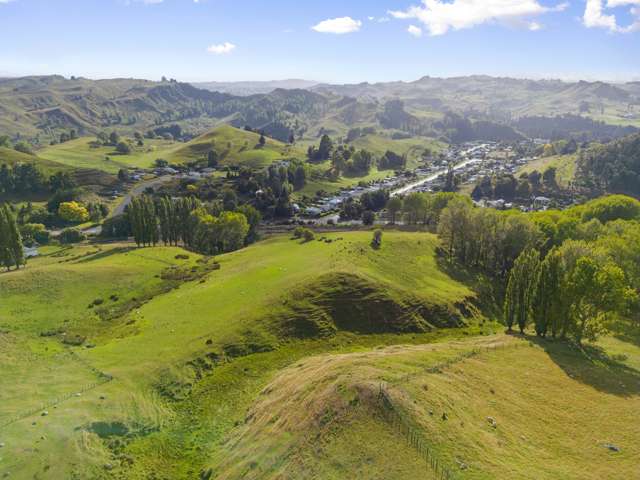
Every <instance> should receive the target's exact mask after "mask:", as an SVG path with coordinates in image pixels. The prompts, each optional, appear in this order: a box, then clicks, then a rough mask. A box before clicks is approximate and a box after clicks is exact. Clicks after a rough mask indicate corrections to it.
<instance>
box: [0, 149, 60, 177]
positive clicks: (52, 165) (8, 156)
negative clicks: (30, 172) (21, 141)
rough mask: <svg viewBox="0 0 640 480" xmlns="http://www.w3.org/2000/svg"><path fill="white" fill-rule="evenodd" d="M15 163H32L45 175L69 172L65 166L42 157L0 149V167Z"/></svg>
mask: <svg viewBox="0 0 640 480" xmlns="http://www.w3.org/2000/svg"><path fill="white" fill-rule="evenodd" d="M17 163H34V164H36V165H38V166H39V167H40V168H41V169H42V170H43V171H45V172H46V173H55V172H57V171H65V170H66V171H70V170H71V168H69V167H68V166H65V165H64V164H62V163H58V162H55V161H52V160H49V159H45V158H43V157H40V156H39V155H29V154H26V153H21V152H17V151H16V150H14V149H12V148H6V147H0V165H2V164H6V165H8V166H13V165H15V164H17Z"/></svg>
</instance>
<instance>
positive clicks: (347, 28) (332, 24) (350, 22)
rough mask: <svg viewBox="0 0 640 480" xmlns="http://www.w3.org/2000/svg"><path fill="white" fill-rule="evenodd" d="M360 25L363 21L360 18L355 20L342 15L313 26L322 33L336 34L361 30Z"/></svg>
mask: <svg viewBox="0 0 640 480" xmlns="http://www.w3.org/2000/svg"><path fill="white" fill-rule="evenodd" d="M360 27H362V22H361V21H360V20H354V19H353V18H351V17H340V18H330V19H328V20H324V21H322V22H320V23H319V24H317V25H315V26H313V27H311V28H312V29H313V30H315V31H316V32H320V33H334V34H336V35H342V34H345V33H353V32H357V31H359V30H360Z"/></svg>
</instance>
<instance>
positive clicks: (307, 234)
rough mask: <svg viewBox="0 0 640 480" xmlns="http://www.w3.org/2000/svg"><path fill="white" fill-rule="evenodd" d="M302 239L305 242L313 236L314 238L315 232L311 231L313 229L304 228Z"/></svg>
mask: <svg viewBox="0 0 640 480" xmlns="http://www.w3.org/2000/svg"><path fill="white" fill-rule="evenodd" d="M303 236H304V241H305V242H310V241H312V240H313V239H314V238H316V234H315V233H313V230H309V229H308V228H305V229H304V234H303Z"/></svg>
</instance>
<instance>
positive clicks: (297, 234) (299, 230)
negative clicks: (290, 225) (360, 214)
mask: <svg viewBox="0 0 640 480" xmlns="http://www.w3.org/2000/svg"><path fill="white" fill-rule="evenodd" d="M305 230H306V228H304V227H296V228H295V230H294V231H293V238H302V237H303V236H304V231H305Z"/></svg>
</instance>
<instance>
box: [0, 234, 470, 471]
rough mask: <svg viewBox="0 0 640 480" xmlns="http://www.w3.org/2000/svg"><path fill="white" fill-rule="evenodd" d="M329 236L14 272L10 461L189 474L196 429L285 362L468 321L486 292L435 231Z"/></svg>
mask: <svg viewBox="0 0 640 480" xmlns="http://www.w3.org/2000/svg"><path fill="white" fill-rule="evenodd" d="M328 238H329V239H330V240H331V243H327V242H325V241H314V242H311V243H299V242H298V241H294V240H290V239H288V238H283V237H278V238H273V239H271V240H267V241H264V242H261V243H259V244H256V245H255V246H252V247H249V248H247V249H245V250H242V251H238V252H235V253H233V254H229V255H225V256H222V257H220V258H218V261H219V262H220V267H221V268H220V269H219V270H213V269H211V268H210V267H211V266H212V265H213V264H212V263H211V261H208V262H202V261H200V257H199V256H197V255H193V254H191V253H188V254H186V255H187V256H188V257H189V258H188V259H186V260H184V259H180V258H181V256H177V255H183V254H184V252H182V251H181V250H180V249H175V248H150V249H135V250H131V249H129V248H127V247H126V246H124V245H118V244H113V245H104V246H84V247H74V248H67V249H59V248H56V247H52V248H49V249H45V251H44V253H45V254H46V255H45V256H43V257H41V258H39V259H36V260H33V261H32V262H30V264H29V266H28V268H27V269H25V270H23V271H20V272H17V273H11V274H1V275H0V289H2V291H3V302H2V304H1V305H0V319H2V320H1V322H0V331H1V332H2V333H1V334H0V341H2V342H3V345H5V346H6V348H3V352H7V353H5V354H4V356H0V361H2V362H3V367H4V366H15V372H12V376H9V377H5V378H3V382H4V386H5V388H3V389H2V390H0V391H1V392H2V393H0V400H1V402H0V403H2V405H3V407H2V409H1V410H0V425H4V424H5V422H10V423H9V424H8V425H5V426H4V427H2V428H1V430H0V431H1V432H2V439H1V440H0V441H2V442H3V443H5V447H4V449H3V452H2V453H3V455H2V456H3V457H4V459H3V460H2V463H0V473H2V474H4V473H5V472H7V471H10V472H14V475H16V474H17V475H18V477H17V478H23V477H31V476H33V475H36V474H38V472H40V473H42V472H43V471H47V472H49V474H50V475H52V476H54V477H56V478H67V477H69V476H72V475H79V476H80V477H87V476H89V477H91V478H94V477H95V478H101V477H102V476H107V478H108V474H107V472H108V471H109V472H110V471H111V470H105V465H110V466H112V467H113V468H114V469H115V470H117V472H119V475H124V476H125V478H147V476H148V475H149V472H152V471H158V469H159V468H167V469H168V470H167V471H168V472H169V471H170V472H172V473H169V477H170V478H183V477H184V478H189V475H188V474H187V472H188V471H192V470H193V469H194V468H198V469H199V468H200V467H204V466H205V463H206V458H203V457H202V456H201V455H196V451H195V450H191V447H188V446H187V444H191V442H193V441H195V442H196V443H195V444H193V447H194V448H195V447H196V446H197V448H198V449H199V450H202V449H205V450H206V451H209V450H210V449H214V447H215V444H216V443H217V442H218V441H220V440H222V438H223V436H224V435H225V433H226V432H227V431H229V429H230V428H231V427H232V426H233V424H234V422H235V421H236V419H237V417H238V416H239V415H243V413H242V412H243V409H244V408H245V407H246V406H248V405H249V404H250V402H252V401H253V399H254V398H255V397H254V395H255V392H256V389H258V390H259V389H261V388H263V387H264V385H265V382H266V381H267V379H268V378H269V377H270V375H271V374H272V372H274V371H275V370H277V369H278V368H280V367H283V366H286V365H288V364H289V363H290V362H291V361H294V360H295V359H296V358H300V357H301V356H304V355H307V354H308V353H309V352H313V351H315V352H318V353H320V352H323V351H327V350H334V349H336V348H337V349H352V348H355V347H356V345H372V344H373V345H376V344H380V343H382V344H384V343H388V342H397V341H398V339H406V341H410V342H415V341H426V340H427V339H429V338H437V336H438V332H439V330H434V328H435V327H438V326H454V325H461V324H463V323H465V322H466V321H467V320H465V319H464V317H463V316H462V315H461V313H460V311H459V310H458V307H461V305H462V303H468V302H469V300H470V299H471V298H473V293H472V291H471V290H470V289H468V288H467V287H465V286H464V285H462V284H460V283H458V282H456V281H454V280H452V279H451V278H450V277H448V275H446V274H445V273H443V272H441V271H440V270H439V269H438V267H437V265H436V260H435V252H434V249H435V246H436V240H435V238H434V237H433V236H431V235H427V234H403V233H389V235H388V236H387V237H386V240H385V245H384V246H383V248H382V249H381V250H377V251H376V250H373V249H372V248H371V246H370V245H369V240H370V234H368V233H366V232H363V233H346V234H343V235H335V234H334V235H330V236H328ZM181 252H182V253H181ZM399 258H403V259H404V261H403V265H402V268H401V267H400V266H399V262H398V259H399ZM114 279H117V281H115V282H114ZM185 282H186V283H185ZM179 284H183V285H182V286H180V287H179V288H177V289H174V287H176V286H178V285H179ZM347 298H350V299H352V300H350V301H346V299H347ZM345 301H346V303H345ZM461 302H462V303H461ZM374 304H375V305H377V306H378V307H377V308H376V309H373V310H372V306H373V305H374ZM467 308H471V306H469V307H467ZM370 312H375V314H373V315H371V313H370ZM454 331H456V332H457V331H458V329H454ZM459 331H460V332H462V331H466V329H460V330H459ZM392 332H395V333H393V335H391V333H392ZM61 342H64V343H61ZM65 345H66V346H65ZM75 345H78V346H75ZM89 347H90V348H89ZM232 360H233V361H232ZM53 365H56V366H55V371H56V374H55V375H49V376H48V375H46V373H45V372H47V371H51V368H53ZM17 366H19V368H18V367H17ZM212 368H214V369H215V372H216V374H217V375H213V376H209V375H208V374H207V372H210V371H211V369H212ZM236 369H241V370H242V369H248V370H251V371H254V372H255V373H256V375H255V376H249V377H247V376H246V375H242V374H240V375H238V374H237V373H234V372H235V370H236ZM248 370H247V371H248ZM111 376H113V380H110V379H111ZM14 378H21V379H22V382H21V383H20V385H21V386H20V387H17V386H15V385H14V386H12V385H13V383H12V382H14V380H12V379H14ZM196 382H197V383H196ZM36 387H37V394H36V393H35V390H34V389H35V388H36ZM85 389H86V391H85ZM210 389H214V390H215V391H218V392H219V393H218V394H216V395H214V396H213V397H212V396H211V394H210V393H206V392H210V391H211V390H210ZM76 393H81V395H79V396H77V395H75V394H76ZM39 406H41V407H39ZM54 407H55V408H54ZM34 408H35V409H36V411H34V410H33V409H34ZM45 409H46V410H47V412H48V415H47V416H46V417H42V416H41V413H42V411H44V410H45ZM30 412H32V413H30ZM213 412H218V414H217V415H214V416H211V415H213ZM220 412H222V414H220ZM220 415H222V416H220ZM16 416H17V418H19V420H18V421H12V420H13V419H14V418H16ZM216 418H217V419H216ZM194 421H196V422H198V425H200V426H199V427H195V425H194V424H193V423H192V422H194ZM212 421H213V422H215V423H216V425H217V426H216V427H215V428H213V429H209V428H208V427H207V425H210V423H209V422H212ZM32 422H36V423H35V425H32ZM194 428H197V429H198V431H199V432H200V433H198V434H197V435H196V436H195V437H194V436H192V435H191V433H193V432H194ZM187 431H188V432H191V433H190V434H189V435H187ZM123 432H125V433H123ZM126 432H128V433H126ZM185 442H186V443H185ZM35 445H37V448H38V454H37V455H35V454H34V453H33V450H32V449H33V446H35ZM158 449H161V450H162V451H166V452H169V451H173V452H174V453H172V454H169V455H167V456H164V457H162V458H161V457H159V455H158V452H159V451H158ZM122 455H126V456H127V458H128V457H131V458H133V459H134V462H133V463H131V464H129V463H128V460H126V459H125V458H124V457H122ZM60 458H64V459H66V460H65V461H59V459H60ZM165 462H167V463H165Z"/></svg>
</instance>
